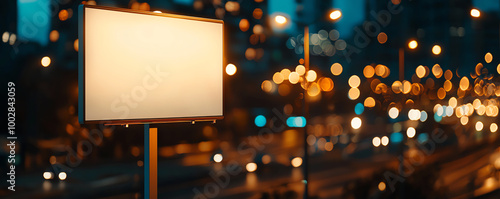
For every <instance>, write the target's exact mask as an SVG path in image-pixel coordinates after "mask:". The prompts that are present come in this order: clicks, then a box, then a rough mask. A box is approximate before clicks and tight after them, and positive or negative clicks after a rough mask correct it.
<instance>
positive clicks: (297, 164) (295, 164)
mask: <svg viewBox="0 0 500 199" xmlns="http://www.w3.org/2000/svg"><path fill="white" fill-rule="evenodd" d="M291 163H292V166H293V167H300V165H302V158H301V157H295V158H293V159H292V161H291Z"/></svg>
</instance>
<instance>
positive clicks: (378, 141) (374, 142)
mask: <svg viewBox="0 0 500 199" xmlns="http://www.w3.org/2000/svg"><path fill="white" fill-rule="evenodd" d="M372 144H373V146H374V147H379V146H380V138H379V137H374V138H373V139H372Z"/></svg>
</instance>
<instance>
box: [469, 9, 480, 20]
mask: <svg viewBox="0 0 500 199" xmlns="http://www.w3.org/2000/svg"><path fill="white" fill-rule="evenodd" d="M470 16H472V17H474V18H479V17H480V16H481V11H479V10H478V9H476V8H473V9H471V10H470Z"/></svg>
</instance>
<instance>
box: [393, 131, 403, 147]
mask: <svg viewBox="0 0 500 199" xmlns="http://www.w3.org/2000/svg"><path fill="white" fill-rule="evenodd" d="M402 141H403V134H402V133H400V132H396V133H392V134H391V143H394V144H396V143H401V142H402Z"/></svg>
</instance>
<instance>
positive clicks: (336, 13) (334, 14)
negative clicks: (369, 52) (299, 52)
mask: <svg viewBox="0 0 500 199" xmlns="http://www.w3.org/2000/svg"><path fill="white" fill-rule="evenodd" d="M340 17H342V12H341V11H340V10H333V11H331V12H330V14H329V18H330V19H331V20H334V21H335V20H338V19H340ZM288 21H289V20H288V19H287V18H286V17H285V16H283V15H276V16H275V17H274V22H276V23H277V24H278V25H280V26H283V25H285V24H286V23H288ZM294 22H295V23H297V24H298V25H303V26H304V67H305V71H306V72H305V73H304V75H303V76H304V91H303V92H302V100H303V101H302V104H303V115H304V118H305V119H306V122H307V120H308V118H309V117H308V116H309V104H308V103H307V101H306V95H307V89H308V86H309V85H308V84H309V83H308V81H307V80H306V78H305V77H306V76H307V73H308V72H309V24H312V23H314V22H315V21H313V22H309V23H304V22H299V21H294ZM307 136H308V134H307V124H306V125H305V126H304V157H303V158H302V159H303V163H302V169H303V175H304V180H302V182H303V183H304V195H303V198H304V199H307V198H309V151H308V147H307V146H308V144H307Z"/></svg>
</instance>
